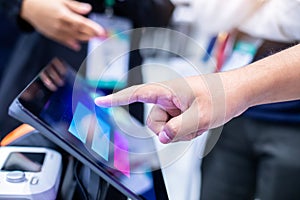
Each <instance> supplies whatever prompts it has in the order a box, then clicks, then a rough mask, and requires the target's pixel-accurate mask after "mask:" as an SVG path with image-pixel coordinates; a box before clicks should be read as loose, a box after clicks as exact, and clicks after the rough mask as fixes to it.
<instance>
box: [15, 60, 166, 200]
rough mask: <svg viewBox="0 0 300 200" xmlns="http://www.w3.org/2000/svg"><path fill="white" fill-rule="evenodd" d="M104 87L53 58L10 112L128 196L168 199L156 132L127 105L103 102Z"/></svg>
mask: <svg viewBox="0 0 300 200" xmlns="http://www.w3.org/2000/svg"><path fill="white" fill-rule="evenodd" d="M101 95H104V92H103V91H101V90H99V89H95V88H94V87H90V86H89V85H88V83H87V81H86V80H85V79H84V78H83V77H82V76H80V75H78V74H77V73H76V72H75V71H74V70H73V69H72V68H71V67H70V66H68V65H67V64H66V63H65V62H63V61H62V60H60V59H57V58H55V59H53V60H52V61H51V62H50V63H49V64H48V65H47V66H46V67H45V68H44V69H43V70H42V71H41V72H40V73H39V74H38V76H37V77H36V78H35V79H34V80H33V81H32V82H31V83H30V84H29V85H28V86H27V87H26V89H24V90H23V91H22V92H21V93H20V94H19V95H18V97H17V98H16V99H15V100H14V101H13V103H12V104H11V106H10V108H9V114H10V115H11V116H13V117H15V118H16V119H18V120H20V121H22V122H24V123H28V124H30V125H31V126H33V127H35V128H36V129H37V130H39V131H40V132H41V134H43V135H44V136H46V137H47V138H49V139H50V140H52V141H53V142H54V143H56V144H57V145H59V146H60V147H62V148H63V149H64V150H66V151H67V152H69V153H70V154H71V155H73V156H74V157H76V158H77V159H78V160H80V161H81V162H82V163H83V164H84V165H87V166H88V167H90V168H91V169H92V170H93V171H94V172H95V173H97V174H98V175H99V176H101V177H102V178H103V179H104V180H105V181H107V182H108V183H109V184H111V185H113V186H114V187H115V188H116V189H118V190H119V191H120V192H122V193H123V194H124V195H126V196H127V197H128V198H130V199H151V200H153V199H162V200H163V199H168V195H167V191H166V187H165V183H164V179H163V175H162V170H161V168H160V163H159V159H158V155H157V151H156V147H155V143H154V140H153V137H152V134H151V133H150V132H148V131H147V129H146V128H144V127H143V126H141V125H140V124H139V123H138V122H137V121H136V120H134V119H133V118H132V117H130V115H129V114H128V112H126V111H125V109H122V108H100V107H97V106H95V104H94V98H95V97H96V96H101Z"/></svg>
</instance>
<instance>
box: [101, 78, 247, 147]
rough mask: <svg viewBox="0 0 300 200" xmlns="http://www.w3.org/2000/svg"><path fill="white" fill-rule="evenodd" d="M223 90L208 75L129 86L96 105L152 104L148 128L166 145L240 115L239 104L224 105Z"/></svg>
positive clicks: (217, 79) (220, 83)
mask: <svg viewBox="0 0 300 200" xmlns="http://www.w3.org/2000/svg"><path fill="white" fill-rule="evenodd" d="M224 89H225V88H224V87H223V82H222V79H221V77H220V76H219V75H218V74H210V75H204V76H197V77H189V78H186V79H175V80H172V81H166V82H161V83H151V84H144V85H137V86H132V87H130V88H127V89H124V90H121V91H120V92H117V93H115V94H112V95H109V96H105V97H98V98H96V99H95V103H96V104H97V105H98V106H103V107H109V106H117V105H126V104H129V103H133V102H144V103H153V104H155V105H154V107H153V108H152V110H151V112H150V114H149V116H148V119H147V125H148V126H149V128H150V129H151V130H152V131H153V132H154V133H155V134H157V135H158V137H159V140H160V141H161V142H162V143H169V142H176V141H184V140H191V139H193V138H195V137H197V136H199V135H201V134H202V133H203V132H205V131H206V130H208V129H211V128H216V127H218V126H221V125H223V124H224V123H225V122H227V121H228V120H229V119H231V118H232V117H234V116H235V115H237V114H239V113H240V111H241V110H242V109H238V108H237V105H238V104H235V103H234V101H233V103H226V99H225V91H224ZM229 93H230V92H229ZM226 98H227V96H226ZM231 102H232V101H231Z"/></svg>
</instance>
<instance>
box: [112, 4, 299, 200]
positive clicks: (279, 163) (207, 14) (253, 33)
mask: <svg viewBox="0 0 300 200" xmlns="http://www.w3.org/2000/svg"><path fill="white" fill-rule="evenodd" d="M195 3H196V4H198V6H197V8H198V9H201V12H198V14H199V16H197V19H198V23H197V25H198V26H199V27H201V28H202V30H204V32H209V34H212V35H216V34H218V33H219V32H224V31H225V32H227V33H229V34H227V35H229V36H232V35H236V41H237V42H239V39H240V38H248V39H249V38H250V40H256V41H259V42H258V43H259V44H257V43H255V45H257V46H256V48H257V49H256V50H255V51H250V53H252V54H253V55H251V56H252V58H251V59H249V57H247V62H254V61H257V60H259V59H261V58H263V57H266V56H269V55H271V54H274V53H276V52H279V51H281V50H283V49H286V48H288V47H291V46H293V45H295V44H297V43H298V42H299V41H300V32H299V28H300V23H299V20H298V19H299V17H300V12H299V8H300V2H299V1H296V0H293V1H288V2H287V1H284V0H265V1H264V0H263V1H248V0H244V1H236V0H230V1H226V2H223V1H219V0H213V1H201V0H198V1H195ZM245 10H247V11H245ZM237 16H238V17H237ZM224 38H225V39H224ZM246 40H247V39H246ZM228 41H229V42H232V38H231V37H229V39H228V37H223V45H220V46H223V47H224V43H225V44H226V42H228ZM244 42H245V41H244ZM221 43H222V42H221ZM231 45H232V44H231ZM229 46H230V45H229ZM233 46H234V45H233ZM234 47H236V46H234ZM237 47H240V46H237ZM243 47H245V46H243ZM297 48H299V47H297ZM220 49H222V48H220ZM227 49H228V48H227V46H225V47H224V48H223V50H224V51H223V53H224V52H225V53H227V52H226V51H225V50H227ZM229 49H230V48H229ZM234 50H235V49H233V52H232V55H234V56H236V55H237V54H234V53H235V51H234ZM240 50H241V49H240ZM242 50H245V49H242ZM251 50H253V49H252V47H251ZM297 52H298V51H297ZM239 53H240V54H239V55H241V54H242V55H245V54H244V52H239ZM247 53H249V52H247ZM217 55H219V54H217ZM248 55H249V54H247V56H248ZM280 55H281V54H280ZM234 56H233V57H234ZM220 57H221V56H219V58H220ZM225 58H226V56H225ZM228 58H230V55H228ZM244 58H245V57H240V59H238V60H235V63H236V61H238V62H240V61H241V60H242V61H244V60H245V59H244ZM272 58H273V57H272ZM287 58H288V59H289V58H293V60H294V57H289V56H287ZM288 59H286V58H284V60H285V61H286V62H288ZM217 60H218V70H222V67H224V68H225V66H226V65H227V66H226V67H228V66H229V65H230V63H228V61H229V60H224V56H223V57H221V59H217ZM219 61H222V62H219ZM226 61H227V62H226ZM276 61H277V62H280V59H276ZM280 63H282V62H280ZM245 64H247V63H243V64H242V65H240V66H231V67H232V68H233V67H234V68H236V67H241V66H244V65H245ZM269 64H271V65H272V66H269V68H264V67H263V66H262V68H263V69H262V70H268V71H266V72H265V71H264V73H261V72H262V71H261V70H259V69H258V67H259V66H257V67H255V68H254V69H255V70H256V69H257V70H256V71H254V70H253V71H251V73H248V74H247V75H246V76H241V77H239V78H237V79H232V81H233V83H232V85H231V86H232V89H231V90H232V91H234V89H235V87H239V86H240V85H241V84H240V83H241V82H242V81H243V80H242V77H243V78H245V79H250V78H251V77H252V76H253V77H258V76H260V75H258V74H259V73H261V75H263V78H261V79H260V80H263V79H264V78H265V79H269V78H272V76H276V75H275V74H273V73H272V69H273V67H275V66H276V65H277V64H276V63H273V62H271V63H269ZM282 64H284V65H283V66H285V63H282ZM274 65H275V66H274ZM295 68H296V67H295ZM295 68H293V69H292V70H295V71H294V73H296V74H297V72H299V71H297V69H295ZM286 70H288V68H287V69H286ZM245 71H246V72H247V70H245ZM276 73H280V74H281V75H282V76H285V75H286V76H288V77H282V78H285V79H289V78H290V76H291V74H292V73H293V71H290V73H291V74H287V73H286V72H285V69H283V68H281V70H279V71H277V72H276ZM204 77H205V78H208V79H209V80H207V81H208V82H209V85H212V86H214V84H212V83H213V82H214V81H217V83H218V82H219V84H217V83H216V84H217V85H220V86H221V85H222V84H221V83H220V82H222V81H223V79H221V80H222V81H220V78H223V76H220V78H217V79H214V77H216V76H214V75H210V76H207V77H206V76H204ZM217 77H219V76H217ZM274 80H275V79H274ZM188 82H189V81H188ZM200 82H201V81H200ZM273 83H274V84H275V82H273ZM172 84H175V83H172ZM251 84H255V85H257V84H259V83H251ZM293 84H294V86H293V85H292V84H291V85H290V87H293V88H294V87H297V81H295V80H294V82H293ZM168 86H169V85H168ZM170 87H171V88H172V87H173V86H170ZM174 87H175V86H174ZM176 87H177V84H176ZM181 87H182V88H183V89H186V88H189V84H187V87H184V84H183V85H182V86H181ZM271 87H273V86H270V89H271ZM192 88H193V87H192ZM213 88H215V87H213ZM248 88H250V89H251V88H252V86H251V85H243V89H244V90H245V91H248V92H250V93H249V94H252V92H251V90H250V91H249V90H248ZM160 89H161V88H160ZM215 89H216V90H214V91H215V92H212V93H211V94H212V97H213V98H214V97H215V96H219V92H222V90H220V89H218V88H215ZM281 89H282V88H280V87H277V88H276V86H275V88H272V90H273V91H274V90H278V93H279V92H285V91H280V90H281ZM285 89H286V90H287V91H290V90H289V89H290V88H285ZM294 89H295V88H294ZM189 90H191V89H189ZM272 90H271V91H272ZM145 91H147V93H146V94H144V93H143V94H144V95H145V96H146V97H149V96H150V95H149V93H150V92H149V90H145ZM181 91H183V90H181ZM148 92H149V93H148ZM173 92H174V91H173ZM225 92H230V90H229V91H226V90H225ZM265 92H266V91H265ZM295 92H297V91H295ZM121 94H122V93H121ZM150 94H152V93H150ZM189 94H190V93H189ZM225 94H226V95H227V94H228V93H225ZM241 94H242V93H241ZM267 94H269V93H268V92H266V96H263V97H264V98H268V96H267ZM274 94H275V92H274ZM169 95H170V94H169ZM236 95H240V93H236ZM179 96H180V95H179ZM140 97H141V98H142V99H143V96H140ZM155 97H156V95H153V97H152V99H151V100H152V101H151V102H154V103H157V104H164V103H168V98H167V99H160V98H158V99H155ZM188 97H189V96H188ZM221 97H223V96H222V95H221ZM225 97H226V96H225ZM261 97H262V96H261ZM137 98H138V97H137ZM117 100H118V98H117V99H116V101H117ZM135 100H139V99H134V98H133V101H135ZM157 100H158V101H157ZM199 100H201V98H199ZM205 100H206V99H205ZM205 100H203V104H202V105H203V108H202V109H203V110H207V109H208V108H211V106H210V105H209V103H211V102H210V101H208V102H207V101H205ZM232 100H233V102H230V103H233V104H236V102H235V101H234V100H235V99H232ZM246 100H248V99H246ZM290 100H292V99H290ZM149 101H150V100H149ZM224 101H225V100H224V97H223V99H219V101H217V100H216V101H215V102H214V103H215V105H214V106H213V108H214V109H215V110H214V112H213V113H214V115H213V116H210V115H209V116H208V117H207V116H204V119H203V124H204V125H203V124H202V125H203V126H201V128H203V130H201V131H199V133H197V132H194V131H193V130H198V127H197V125H198V124H197V123H196V124H195V123H192V121H193V120H191V119H195V118H196V117H197V116H202V115H205V114H204V113H209V114H211V111H207V112H204V113H203V112H200V113H196V112H194V111H193V109H190V110H189V109H188V110H187V111H190V112H187V113H189V114H188V115H187V116H189V117H186V118H176V119H178V120H184V119H186V120H188V119H189V120H190V121H189V122H190V123H187V122H186V121H185V122H186V123H187V124H191V127H190V126H189V127H188V128H187V127H186V126H185V128H186V129H183V128H182V129H180V131H179V133H181V134H182V135H184V137H183V138H182V137H181V136H182V135H180V134H179V136H176V137H175V139H174V136H175V135H168V131H162V130H155V132H156V133H158V131H161V133H160V134H159V137H160V140H161V141H162V142H165V143H168V142H170V141H171V140H174V141H177V140H179V139H191V138H193V137H195V136H197V135H198V134H200V133H201V132H202V131H204V130H207V129H208V128H212V127H216V126H217V125H221V124H222V123H223V122H227V121H228V120H229V119H228V118H227V116H226V115H225V116H224V114H223V113H226V112H225V110H226V111H227V107H223V106H222V103H223V102H224ZM123 103H124V102H123ZM180 103H181V104H182V105H181V104H180ZM180 103H179V102H178V101H175V102H174V105H172V106H173V107H172V106H171V108H174V106H175V107H176V106H179V105H180V106H183V109H187V108H186V106H191V105H190V104H188V103H194V104H192V106H194V105H195V104H196V102H194V101H193V102H190V101H184V102H180ZM205 103H207V104H208V105H206V104H205ZM226 103H228V102H226V101H225V105H226ZM246 103H247V102H246ZM264 103H268V102H264ZM270 103H271V102H270ZM116 104H118V103H116ZM196 105H197V104H196ZM205 105H206V106H207V108H205V107H206V106H205ZM216 108H220V109H216ZM229 108H230V106H229ZM244 108H245V107H244ZM155 109H156V110H154V111H153V114H151V118H150V119H149V120H150V122H149V123H150V124H151V120H155V119H158V120H162V121H161V123H162V124H164V122H165V121H166V120H167V121H169V120H170V122H172V121H173V120H172V119H174V120H175V118H171V119H170V115H171V117H172V116H173V115H174V116H177V115H179V111H180V110H178V109H175V110H172V109H170V110H171V111H170V112H171V113H169V115H166V114H164V111H163V110H161V109H160V108H159V106H156V107H155ZM165 109H166V108H165ZM222 109H223V110H222ZM245 109H247V107H246V108H245ZM218 111H219V112H218ZM220 111H221V112H220ZM240 111H244V110H243V109H242V110H240ZM220 113H221V114H222V115H220V116H221V119H218V118H217V119H216V121H208V122H207V118H209V119H215V118H214V117H216V116H219V114H220ZM160 114H162V115H163V117H164V118H163V119H161V116H159V115H160ZM237 114H239V113H237ZM299 116H300V101H299V100H297V101H288V102H284V103H272V104H264V105H260V106H253V105H252V107H251V108H249V109H247V110H246V111H245V112H244V113H243V114H242V115H239V117H236V118H234V119H233V120H230V121H229V122H228V123H226V125H225V126H224V127H223V129H222V134H221V136H220V138H219V140H218V141H217V143H216V145H215V147H214V148H213V149H212V151H211V152H210V153H209V154H208V155H207V156H205V157H204V159H203V160H202V165H201V166H202V167H201V171H202V183H201V199H202V200H211V199H222V200H227V199H249V200H252V199H266V200H268V199H272V200H274V199H275V200H276V199H299V198H300V191H299V190H298V188H297V185H299V184H300V175H299V174H300V161H299V160H298V159H297V157H298V155H299V153H300V148H299V143H300V134H299V132H300V117H299ZM210 122H213V123H212V124H210ZM207 124H208V125H207ZM171 125H172V126H174V124H171ZM214 125H215V126H214ZM178 128H179V127H177V126H175V127H171V128H170V129H171V130H174V129H175V130H176V131H175V132H177V131H178V130H177V129H178ZM167 129H168V128H167ZM184 132H185V133H184ZM190 133H193V134H190ZM212 135H213V134H210V135H209V136H208V137H209V138H208V141H207V144H208V146H209V144H210V143H211V140H214V139H215V137H211V138H210V136H212Z"/></svg>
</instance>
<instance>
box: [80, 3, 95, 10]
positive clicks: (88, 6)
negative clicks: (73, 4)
mask: <svg viewBox="0 0 300 200" xmlns="http://www.w3.org/2000/svg"><path fill="white" fill-rule="evenodd" d="M91 8H92V6H91V5H90V4H88V3H82V4H81V9H84V10H90V9H91Z"/></svg>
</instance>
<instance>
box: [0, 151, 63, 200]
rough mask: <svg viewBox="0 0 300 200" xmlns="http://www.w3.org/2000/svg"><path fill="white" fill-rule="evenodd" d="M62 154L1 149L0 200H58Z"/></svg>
mask: <svg viewBox="0 0 300 200" xmlns="http://www.w3.org/2000/svg"><path fill="white" fill-rule="evenodd" d="M61 171H62V157H61V155H60V153H58V152H56V151H54V150H51V149H47V148H41V147H15V146H10V147H0V199H30V200H32V199H33V200H34V199H38V200H43V199H45V200H46V199H47V200H52V199H56V196H57V191H58V187H59V182H60V176H61Z"/></svg>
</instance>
